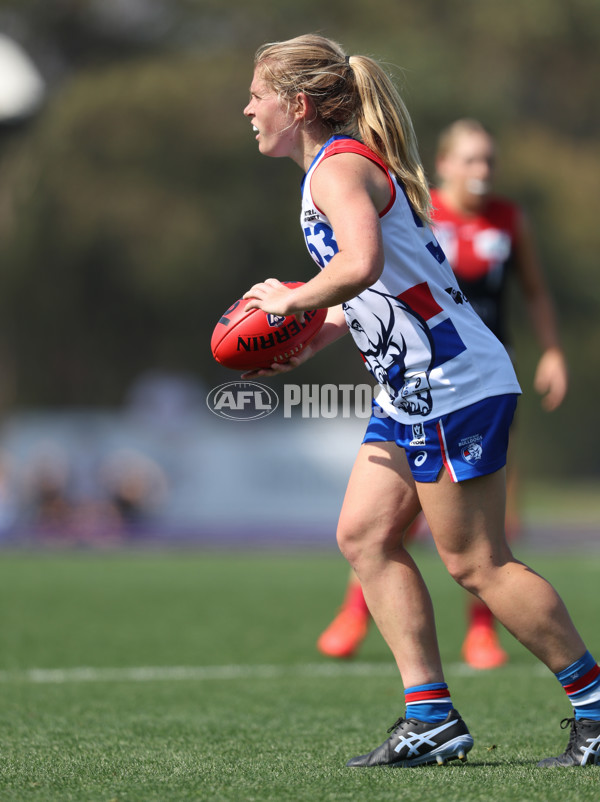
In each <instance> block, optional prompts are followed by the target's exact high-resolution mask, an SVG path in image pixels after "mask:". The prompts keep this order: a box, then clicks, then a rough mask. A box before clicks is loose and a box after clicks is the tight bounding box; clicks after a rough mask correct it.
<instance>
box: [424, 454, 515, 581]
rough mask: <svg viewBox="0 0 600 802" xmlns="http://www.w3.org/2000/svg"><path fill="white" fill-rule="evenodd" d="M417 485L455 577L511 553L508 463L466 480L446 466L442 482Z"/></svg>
mask: <svg viewBox="0 0 600 802" xmlns="http://www.w3.org/2000/svg"><path fill="white" fill-rule="evenodd" d="M416 487H417V492H418V495H419V499H420V502H421V506H422V507H423V512H424V513H425V517H426V518H427V522H428V524H429V528H430V529H431V533H432V536H433V539H434V541H435V544H436V547H437V549H438V552H439V554H440V556H441V558H442V560H443V561H444V563H445V564H446V566H447V568H448V570H449V571H450V573H452V574H453V575H455V578H457V579H458V578H459V575H460V574H461V573H464V572H473V571H474V570H476V569H478V568H480V569H483V570H485V569H486V568H488V567H491V566H493V565H497V564H500V563H502V562H504V561H505V560H506V559H508V558H509V557H510V550H509V547H508V545H507V543H506V537H505V532H504V515H505V507H506V479H505V469H504V468H502V469H500V470H498V471H495V472H494V473H490V474H487V475H485V476H478V477H475V478H473V479H467V480H465V481H463V482H453V481H452V480H451V479H450V476H449V475H448V473H447V472H446V471H442V473H441V474H440V476H439V478H438V481H437V482H432V483H421V482H418V483H417V486H416Z"/></svg>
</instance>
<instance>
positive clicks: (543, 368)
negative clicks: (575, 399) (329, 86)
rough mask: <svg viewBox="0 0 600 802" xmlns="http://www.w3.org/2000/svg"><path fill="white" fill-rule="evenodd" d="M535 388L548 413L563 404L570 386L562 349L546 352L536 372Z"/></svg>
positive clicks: (549, 349) (550, 349)
mask: <svg viewBox="0 0 600 802" xmlns="http://www.w3.org/2000/svg"><path fill="white" fill-rule="evenodd" d="M533 386H534V388H535V390H536V392H538V393H539V394H540V395H541V396H542V406H543V407H544V409H545V410H547V411H548V412H552V411H553V410H555V409H556V408H557V407H559V406H560V405H561V404H562V402H563V400H564V398H565V396H566V394H567V389H568V386H569V375H568V371H567V363H566V361H565V357H564V354H563V352H562V350H561V349H560V348H548V349H547V350H546V351H544V353H543V354H542V357H541V359H540V361H539V362H538V366H537V368H536V371H535V376H534V379H533Z"/></svg>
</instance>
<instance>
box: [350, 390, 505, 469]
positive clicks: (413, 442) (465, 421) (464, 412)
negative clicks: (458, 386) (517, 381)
mask: <svg viewBox="0 0 600 802" xmlns="http://www.w3.org/2000/svg"><path fill="white" fill-rule="evenodd" d="M517 398H518V396H517V395H516V394H513V393H511V394H510V395H498V396H492V397H491V398H485V399H484V400H483V401H478V402H477V403H476V404H471V405H470V406H468V407H464V408H463V409H457V410H456V411H455V412H450V413H448V415H442V416H441V417H440V418H433V419H432V420H427V421H418V422H415V423H408V424H404V423H398V422H397V421H395V420H393V418H390V417H389V416H388V415H386V413H385V412H384V411H383V410H382V409H381V407H380V406H379V405H378V404H377V403H376V402H375V401H374V402H373V407H374V412H373V414H372V415H371V418H370V420H369V423H368V426H367V431H366V433H365V436H364V439H363V443H390V442H395V443H396V445H398V446H399V447H400V448H403V449H404V451H405V452H406V457H407V459H408V464H409V466H410V470H411V473H412V475H413V478H414V480H415V481H416V482H435V481H436V480H437V478H438V476H439V474H440V471H441V470H442V468H446V470H447V471H448V473H449V474H450V478H451V479H452V481H453V482H463V481H464V480H465V479H473V478H475V477H476V476H485V475H486V474H488V473H494V471H497V470H499V469H500V468H502V467H503V466H504V465H506V451H507V448H508V431H509V429H510V424H511V422H512V419H513V416H514V414H515V409H516V406H517ZM375 408H376V409H375Z"/></svg>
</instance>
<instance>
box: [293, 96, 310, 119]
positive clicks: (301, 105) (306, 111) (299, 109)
mask: <svg viewBox="0 0 600 802" xmlns="http://www.w3.org/2000/svg"><path fill="white" fill-rule="evenodd" d="M292 111H293V113H294V115H295V117H296V119H297V120H311V119H313V118H314V116H315V114H314V111H315V107H314V103H313V102H312V100H311V99H310V98H309V97H308V95H305V94H304V92H298V94H297V95H296V97H295V98H294V100H293V102H292Z"/></svg>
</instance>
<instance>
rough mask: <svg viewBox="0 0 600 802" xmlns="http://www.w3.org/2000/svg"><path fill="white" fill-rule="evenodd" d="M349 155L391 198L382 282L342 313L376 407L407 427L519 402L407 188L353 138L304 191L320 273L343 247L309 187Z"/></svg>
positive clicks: (334, 146)
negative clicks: (379, 178)
mask: <svg viewBox="0 0 600 802" xmlns="http://www.w3.org/2000/svg"><path fill="white" fill-rule="evenodd" d="M347 152H353V153H359V154H360V155H362V156H365V157H366V158H368V159H370V160H371V161H373V162H375V163H376V164H378V165H379V166H380V167H381V168H382V169H383V170H384V171H385V173H386V174H387V176H388V181H389V185H390V191H391V199H390V202H389V204H388V206H387V207H386V209H384V210H383V211H382V212H381V214H380V221H381V229H382V233H383V246H384V255H385V264H384V268H383V273H382V274H381V277H380V278H379V279H378V281H376V282H375V283H374V284H373V285H371V287H369V288H368V289H367V290H364V291H363V292H361V293H360V295H357V296H356V297H355V298H352V299H351V300H349V301H348V302H347V303H345V304H344V305H343V308H344V312H345V316H346V322H347V324H348V327H349V329H350V332H351V334H352V337H353V338H354V341H355V343H356V345H357V347H358V350H359V351H360V352H361V354H362V357H363V359H364V361H365V364H366V366H367V368H368V370H369V371H370V372H371V373H372V374H373V376H374V377H375V379H376V380H377V382H378V383H379V385H380V387H381V388H382V389H381V391H380V392H379V394H378V396H377V401H378V403H379V404H380V405H381V407H383V409H384V410H385V411H386V412H387V413H388V414H389V415H390V416H391V417H392V418H394V419H395V420H397V421H399V422H400V423H415V422H417V421H423V420H427V419H430V418H438V417H440V416H441V415H446V414H447V413H449V412H452V411H454V410H457V409H461V408H463V407H466V406H469V405H470V404H474V403H475V402H477V401H481V400H482V399H484V398H488V397H491V396H496V395H504V394H506V393H520V392H521V388H520V387H519V384H518V382H517V377H516V375H515V372H514V369H513V366H512V363H511V361H510V358H509V356H508V354H507V353H506V350H505V349H504V346H503V345H502V344H501V343H500V341H499V340H498V339H497V338H496V337H495V336H494V335H493V334H492V332H491V331H490V330H489V329H488V328H487V327H486V326H485V325H484V324H483V322H482V321H481V319H480V318H479V316H478V315H477V314H476V313H475V312H474V311H473V309H472V307H471V305H470V304H469V302H468V300H467V298H466V297H465V296H464V295H463V293H462V292H461V291H460V290H459V288H458V284H457V281H456V278H455V276H454V273H453V272H452V269H451V267H450V265H449V263H448V261H447V259H446V257H445V255H444V252H443V251H442V249H441V248H440V246H439V244H438V243H437V241H436V239H435V237H434V235H433V233H432V231H431V229H430V228H429V227H428V226H426V225H425V224H424V223H423V221H422V220H421V219H420V218H419V217H418V215H417V214H415V213H414V211H413V209H412V206H411V205H410V203H409V201H408V198H407V197H406V193H405V191H404V189H403V187H402V185H401V184H400V183H399V182H398V181H397V180H396V178H395V177H394V176H393V175H391V173H390V172H389V171H388V170H387V168H386V167H385V164H384V163H383V162H382V161H381V159H380V158H379V157H378V156H377V155H376V154H375V153H373V151H371V150H370V149H369V148H367V147H366V146H365V145H362V144H361V143H359V142H357V141H356V140H354V139H350V138H348V137H343V136H335V137H332V139H330V140H329V141H328V142H326V143H325V145H324V146H323V148H322V149H321V151H320V152H319V153H318V154H317V156H316V157H315V159H314V161H313V163H312V164H311V166H310V168H309V170H308V172H307V173H306V176H305V178H304V181H303V184H302V215H301V225H302V229H303V232H304V237H305V240H306V244H307V247H308V250H309V251H310V253H311V255H312V257H313V259H314V260H315V262H316V263H317V264H318V265H319V267H321V268H323V267H324V266H325V265H326V264H327V263H328V262H329V261H330V260H331V259H332V258H333V257H334V256H335V254H336V253H337V252H338V246H337V242H336V240H335V235H334V233H333V229H332V227H331V224H330V223H329V220H328V219H327V217H326V216H325V215H324V214H323V213H322V212H321V211H320V210H319V209H318V208H317V205H316V204H315V202H314V200H313V198H312V194H311V178H312V175H313V173H314V171H315V170H316V169H317V168H318V166H319V164H320V163H321V162H322V161H323V160H324V159H326V158H329V157H331V156H333V155H335V154H337V153H347Z"/></svg>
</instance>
